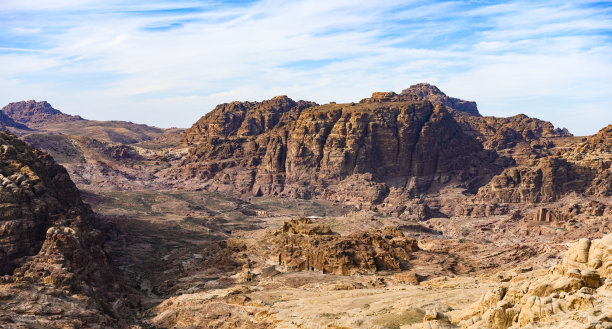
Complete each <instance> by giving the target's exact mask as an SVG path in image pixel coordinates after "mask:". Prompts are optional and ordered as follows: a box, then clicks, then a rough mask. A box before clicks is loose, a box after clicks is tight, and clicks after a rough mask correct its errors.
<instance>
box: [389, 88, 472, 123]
mask: <svg viewBox="0 0 612 329" xmlns="http://www.w3.org/2000/svg"><path fill="white" fill-rule="evenodd" d="M399 96H400V98H401V99H404V100H427V101H430V102H431V103H432V104H436V105H437V104H442V105H444V106H446V107H447V108H450V109H453V110H455V111H459V112H464V113H468V114H470V115H474V116H480V113H479V112H478V107H477V106H476V102H472V101H465V100H463V99H459V98H454V97H449V96H446V94H445V93H443V92H442V91H441V90H440V89H438V87H436V86H433V85H430V84H428V83H418V84H416V85H412V86H410V88H408V89H404V90H402V92H401V93H400V95H399Z"/></svg>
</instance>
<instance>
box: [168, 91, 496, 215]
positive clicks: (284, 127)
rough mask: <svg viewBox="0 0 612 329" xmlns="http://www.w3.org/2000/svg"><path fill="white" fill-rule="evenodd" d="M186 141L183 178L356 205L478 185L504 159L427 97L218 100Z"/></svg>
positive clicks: (241, 190)
mask: <svg viewBox="0 0 612 329" xmlns="http://www.w3.org/2000/svg"><path fill="white" fill-rule="evenodd" d="M373 98H376V94H375V95H374V97H373ZM184 142H185V143H186V144H187V145H189V146H190V147H191V151H190V153H189V155H188V157H187V158H186V159H185V160H184V162H183V163H182V164H181V166H180V170H181V173H180V174H179V176H180V177H183V178H184V179H199V180H201V181H203V184H204V185H205V186H207V188H209V189H211V190H218V191H227V192H234V193H235V192H238V193H252V194H253V195H287V196H291V197H299V198H311V197H323V198H328V199H333V200H337V201H341V202H351V203H353V204H356V205H360V204H362V203H363V204H366V205H367V204H376V203H380V202H382V201H383V200H384V199H385V198H386V197H387V196H388V195H390V194H391V195H410V196H417V195H420V194H422V193H426V192H427V191H430V190H436V189H437V188H439V187H441V186H446V185H449V184H460V185H462V186H464V188H475V187H478V186H480V185H481V184H484V182H486V181H488V179H489V178H490V177H491V175H493V174H495V173H497V172H499V171H500V170H501V168H502V166H503V164H505V163H507V162H504V161H500V160H501V159H499V158H498V157H497V155H496V153H495V152H491V151H486V150H484V149H483V148H482V146H481V145H480V143H478V141H476V140H475V139H473V138H472V137H469V136H467V135H465V134H464V133H463V131H462V130H461V128H460V126H459V125H458V124H457V123H456V121H455V120H454V119H453V117H452V116H451V115H450V114H449V112H448V111H447V110H446V108H445V107H444V106H442V105H437V106H433V105H432V104H431V103H430V102H428V101H401V102H386V101H385V102H362V103H359V104H328V105H322V106H313V104H312V103H306V102H303V101H301V102H294V101H292V100H290V99H288V98H286V97H276V98H274V99H272V100H269V101H264V102H261V103H251V102H247V103H231V104H224V105H220V106H218V107H217V108H216V109H215V110H214V111H213V112H211V113H209V114H207V115H206V116H204V117H203V118H202V119H200V120H199V121H198V122H197V123H196V124H195V125H194V126H193V127H192V128H190V129H188V130H186V131H185V134H184Z"/></svg>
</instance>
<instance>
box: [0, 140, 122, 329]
mask: <svg viewBox="0 0 612 329" xmlns="http://www.w3.org/2000/svg"><path fill="white" fill-rule="evenodd" d="M0 180H1V186H0V202H1V209H2V211H1V212H0V265H1V266H2V267H1V268H0V270H1V271H2V274H7V275H6V276H4V277H3V279H2V281H1V282H0V294H4V295H5V298H3V299H4V300H3V303H0V314H2V317H0V327H3V328H4V327H19V328H21V327H30V325H32V324H38V325H39V326H41V327H46V328H60V327H62V328H64V327H65V328H74V327H79V326H82V325H84V324H85V323H87V325H92V326H96V325H97V326H109V327H113V326H117V325H118V323H119V321H118V320H117V318H116V317H117V313H115V311H116V310H115V311H113V310H112V308H111V307H110V306H109V304H107V302H108V301H110V300H111V299H115V298H117V297H119V296H120V295H121V290H122V289H121V288H120V286H119V285H115V281H114V275H113V271H112V267H111V266H110V265H109V258H108V256H107V254H106V253H105V252H104V249H103V243H104V240H105V235H104V234H103V233H102V232H101V231H100V230H99V229H98V228H97V221H96V218H95V217H94V216H93V213H92V211H91V209H90V208H89V206H87V205H85V204H84V203H83V202H82V201H81V198H80V195H79V192H78V190H77V189H76V187H75V185H74V183H72V181H71V180H70V177H69V176H68V174H67V172H66V170H65V169H64V168H63V167H61V166H59V165H58V164H56V163H55V161H54V160H53V159H52V158H51V157H50V156H49V155H48V154H46V153H43V152H40V151H37V150H35V149H33V148H31V147H30V146H28V145H27V144H25V143H24V142H22V141H21V140H19V139H17V138H16V137H15V136H13V135H11V134H8V133H5V132H0ZM7 296H8V297H7ZM116 301H117V302H118V303H117V305H120V304H121V302H120V300H119V299H116ZM119 313H121V312H119ZM34 327H36V326H34Z"/></svg>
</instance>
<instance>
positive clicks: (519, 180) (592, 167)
mask: <svg viewBox="0 0 612 329" xmlns="http://www.w3.org/2000/svg"><path fill="white" fill-rule="evenodd" d="M611 166H612V125H609V126H607V127H605V128H603V129H601V130H600V131H599V132H598V133H597V134H595V135H593V136H591V137H589V138H587V140H586V141H585V142H584V143H582V144H580V145H579V146H577V147H575V148H571V149H569V150H566V151H563V152H559V153H558V154H556V155H553V156H549V157H545V158H542V159H538V160H534V161H532V162H531V163H528V164H527V165H525V166H519V167H515V168H508V169H506V170H504V171H503V172H502V173H501V174H500V175H498V176H496V177H494V178H493V179H492V180H491V182H490V183H489V184H487V185H486V186H483V187H482V188H481V189H480V191H479V192H478V198H480V199H481V200H484V201H498V202H508V203H513V202H532V203H535V202H550V201H555V200H557V199H559V198H560V197H561V196H563V195H565V194H567V193H571V192H576V193H584V194H586V195H592V196H610V195H612V183H611V182H612V179H611V178H612V168H611Z"/></svg>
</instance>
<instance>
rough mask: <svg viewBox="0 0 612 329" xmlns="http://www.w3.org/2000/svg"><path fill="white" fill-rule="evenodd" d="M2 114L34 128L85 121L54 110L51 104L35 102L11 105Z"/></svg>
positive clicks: (3, 109)
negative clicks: (50, 124)
mask: <svg viewBox="0 0 612 329" xmlns="http://www.w3.org/2000/svg"><path fill="white" fill-rule="evenodd" d="M2 112H3V113H4V114H6V116H8V117H9V118H11V119H13V120H14V121H16V122H19V123H22V124H25V125H27V126H29V127H32V128H37V127H41V126H44V125H45V124H49V123H58V122H68V121H78V120H83V118H81V117H80V116H76V115H69V114H65V113H62V112H61V111H59V110H56V109H54V108H53V107H52V106H51V104H49V103H47V102H45V101H42V102H37V101H35V100H29V101H21V102H15V103H10V104H8V105H7V106H5V107H3V108H2Z"/></svg>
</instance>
